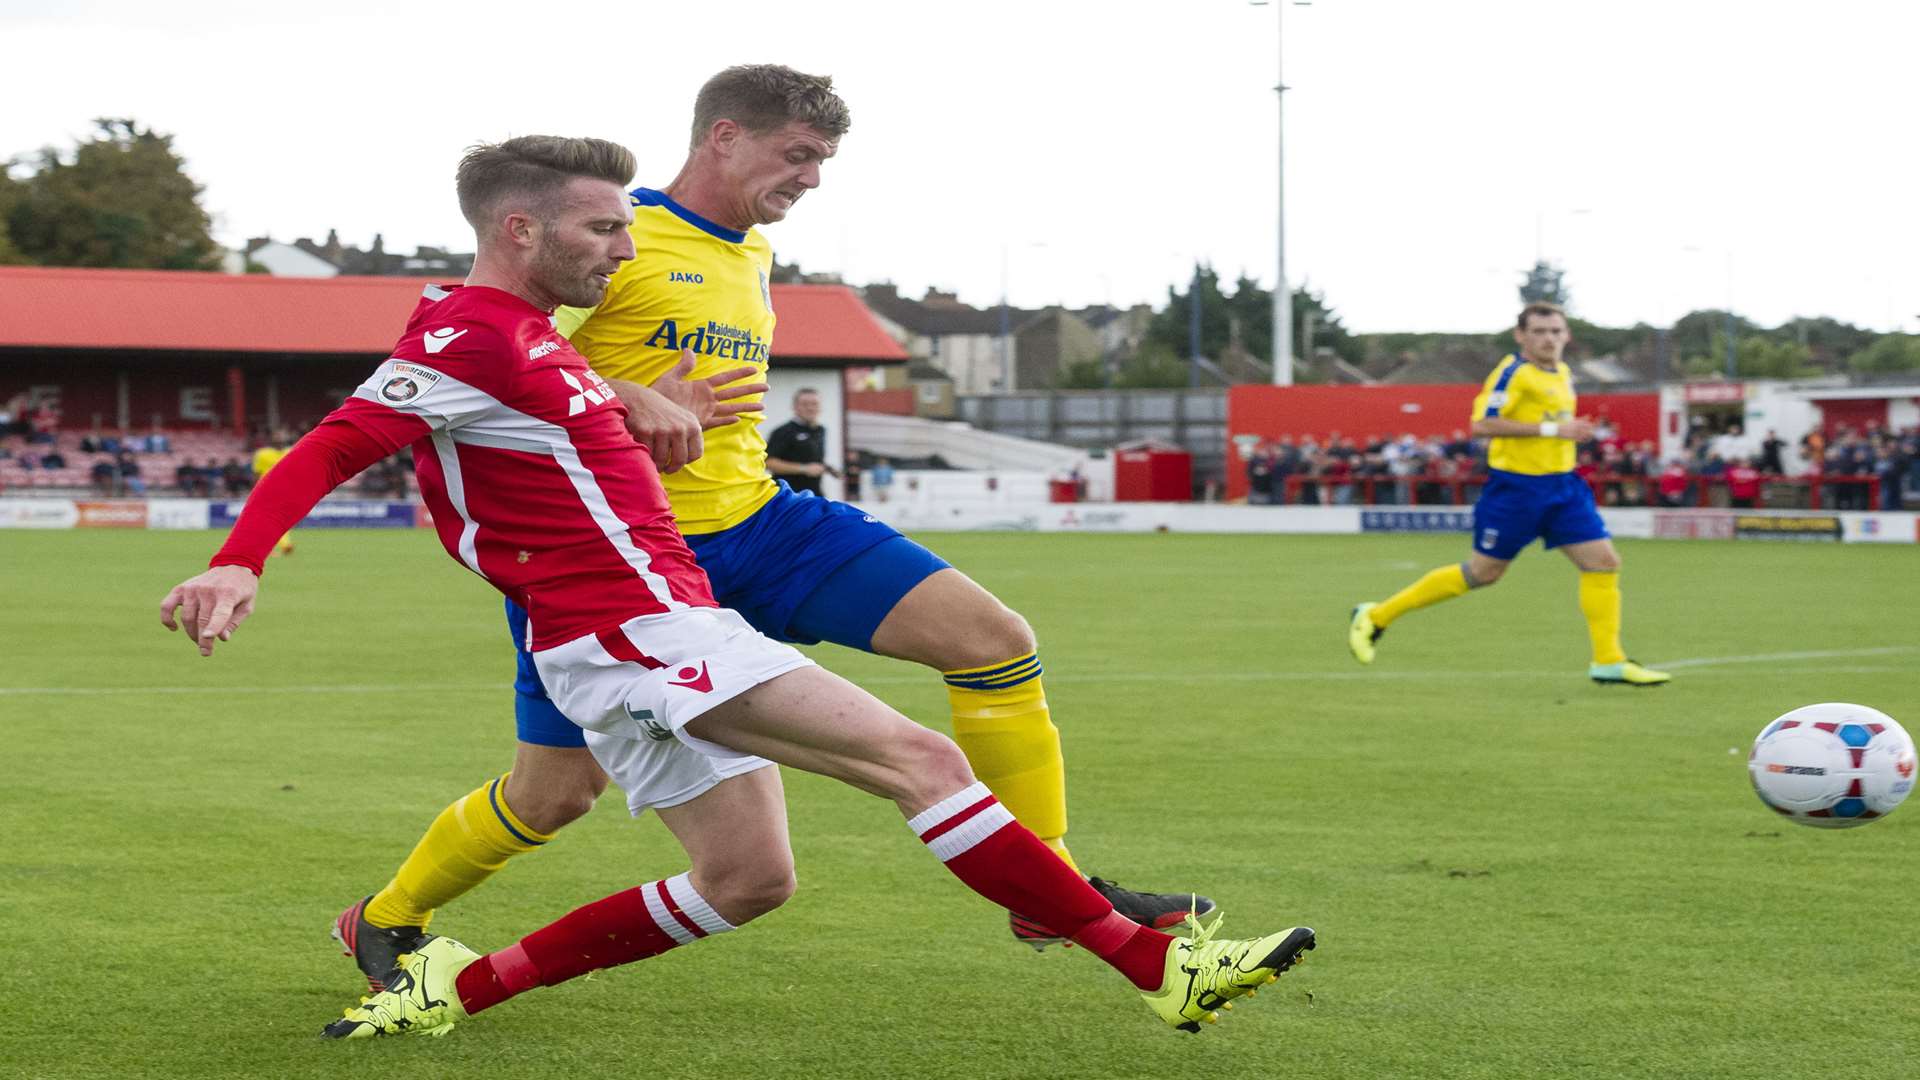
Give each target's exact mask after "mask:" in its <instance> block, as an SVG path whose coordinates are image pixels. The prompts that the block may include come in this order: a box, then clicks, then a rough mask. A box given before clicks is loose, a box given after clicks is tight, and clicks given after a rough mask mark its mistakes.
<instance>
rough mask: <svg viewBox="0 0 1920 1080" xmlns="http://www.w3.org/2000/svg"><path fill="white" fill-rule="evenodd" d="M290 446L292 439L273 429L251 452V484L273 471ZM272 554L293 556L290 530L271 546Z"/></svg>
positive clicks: (284, 433) (291, 532)
mask: <svg viewBox="0 0 1920 1080" xmlns="http://www.w3.org/2000/svg"><path fill="white" fill-rule="evenodd" d="M292 445H293V439H292V437H291V436H289V435H288V434H287V433H286V432H284V431H281V430H279V429H275V430H274V431H273V432H272V433H271V434H270V435H269V436H268V437H267V441H266V442H264V443H261V444H260V448H259V449H258V450H255V451H254V452H253V482H254V483H256V484H258V483H259V482H260V480H261V478H262V477H264V476H266V475H267V473H269V472H271V471H272V470H273V467H274V466H275V465H278V464H280V459H281V458H283V457H286V456H287V448H288V447H290V446H292ZM273 553H274V554H275V555H291V554H293V531H292V530H291V529H289V530H288V531H287V534H286V535H285V536H282V537H281V538H280V539H279V541H278V542H277V543H275V544H274V545H273Z"/></svg>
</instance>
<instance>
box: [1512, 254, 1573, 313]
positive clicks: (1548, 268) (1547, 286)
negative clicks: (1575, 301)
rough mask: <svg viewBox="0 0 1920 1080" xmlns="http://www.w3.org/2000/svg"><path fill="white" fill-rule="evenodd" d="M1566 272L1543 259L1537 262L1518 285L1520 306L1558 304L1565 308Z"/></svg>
mask: <svg viewBox="0 0 1920 1080" xmlns="http://www.w3.org/2000/svg"><path fill="white" fill-rule="evenodd" d="M1566 276H1567V272H1566V271H1565V270H1562V269H1561V268H1559V267H1557V266H1555V265H1553V264H1552V263H1550V262H1548V261H1547V260H1545V259H1540V260H1537V261H1536V262H1535V263H1534V264H1533V269H1531V270H1529V271H1527V279H1526V280H1525V281H1522V282H1521V283H1520V303H1521V304H1523V305H1524V304H1542V303H1545V304H1559V305H1560V306H1561V307H1566V306H1567V286H1566V284H1565V282H1564V281H1563V280H1562V279H1563V278H1565V277H1566Z"/></svg>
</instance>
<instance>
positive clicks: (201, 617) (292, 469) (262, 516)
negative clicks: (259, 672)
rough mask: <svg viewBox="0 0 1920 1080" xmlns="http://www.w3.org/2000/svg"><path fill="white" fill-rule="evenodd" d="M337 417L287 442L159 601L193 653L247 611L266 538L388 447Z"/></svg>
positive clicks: (282, 531)
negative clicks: (202, 558) (230, 522)
mask: <svg viewBox="0 0 1920 1080" xmlns="http://www.w3.org/2000/svg"><path fill="white" fill-rule="evenodd" d="M337 415H338V414H337V413H336V414H335V416H329V417H328V418H327V419H326V420H325V421H323V422H322V423H321V424H320V426H319V427H316V428H314V429H313V430H312V431H311V432H309V433H308V434H307V436H306V437H305V438H303V439H301V440H300V441H299V442H298V443H296V444H294V447H293V449H292V450H290V451H288V453H287V456H286V457H284V458H282V459H281V460H280V463H279V464H278V465H275V466H274V467H273V469H272V471H270V472H268V473H267V475H266V476H265V477H263V478H261V480H260V485H259V486H258V487H256V488H254V489H253V494H252V495H250V496H248V498H247V508H246V510H245V511H244V512H242V513H241V515H240V520H239V521H238V522H235V523H234V526H233V531H232V532H230V533H228V534H227V542H226V543H225V544H222V545H221V547H220V550H219V551H218V552H217V553H215V555H214V556H213V559H212V562H211V568H210V569H209V570H207V571H206V572H205V573H203V574H199V575H196V576H195V577H191V578H188V579H187V580H186V581H183V582H181V583H180V584H178V585H175V586H174V587H173V588H172V589H171V590H169V591H168V592H167V595H166V599H164V600H162V601H161V602H160V624H161V625H162V626H165V627H166V628H167V629H168V630H177V629H184V630H186V632H187V638H188V640H189V641H191V642H192V643H193V644H194V646H195V647H197V648H198V649H199V650H200V655H201V656H212V655H213V646H214V642H216V641H226V640H228V639H230V638H231V637H232V636H233V632H234V630H236V629H238V628H239V626H240V624H241V623H242V622H245V621H246V619H247V616H249V615H251V614H253V602H254V598H255V595H256V594H257V592H258V590H259V587H260V580H259V579H260V573H261V570H262V569H263V568H264V567H265V565H266V561H267V552H268V551H269V550H271V549H272V548H273V545H274V543H275V542H276V541H278V540H279V539H280V537H282V536H285V535H286V533H287V530H289V529H291V528H293V527H294V526H295V525H296V524H299V522H300V519H301V518H303V517H306V516H307V511H309V510H312V509H313V507H314V504H315V503H317V502H319V501H320V500H321V499H322V498H324V497H325V496H326V494H327V493H328V492H330V491H332V490H333V489H334V488H337V487H339V486H340V485H341V484H344V483H346V482H347V481H348V480H350V479H352V478H353V477H354V476H355V475H356V474H358V473H359V472H360V470H362V469H365V468H366V467H367V466H369V465H371V464H373V463H374V462H376V461H379V460H380V459H381V458H383V457H386V456H387V454H388V453H389V452H390V451H391V447H389V446H388V445H386V444H385V443H383V442H381V441H380V440H379V439H376V438H375V437H374V436H373V435H372V434H371V433H369V432H367V431H364V430H362V429H361V428H360V427H358V426H356V425H355V424H353V423H352V422H350V421H347V420H342V419H337V418H336V417H337ZM415 422H417V421H415ZM176 613H177V614H178V616H179V618H178V621H176V619H175V616H176Z"/></svg>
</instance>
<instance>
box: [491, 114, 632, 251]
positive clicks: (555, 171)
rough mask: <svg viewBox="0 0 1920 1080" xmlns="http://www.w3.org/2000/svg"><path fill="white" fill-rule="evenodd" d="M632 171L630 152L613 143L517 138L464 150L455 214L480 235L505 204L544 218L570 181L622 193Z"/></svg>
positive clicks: (554, 136) (546, 137) (552, 138)
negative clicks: (582, 179) (592, 182)
mask: <svg viewBox="0 0 1920 1080" xmlns="http://www.w3.org/2000/svg"><path fill="white" fill-rule="evenodd" d="M638 170H639V166H638V165H637V164H636V163H635V162H634V158H633V151H631V150H628V149H627V148H626V147H624V146H621V145H620V144H619V143H615V142H608V141H607V140H605V139H570V138H567V137H565V136H562V135H520V136H516V137H514V138H511V139H508V140H506V141H505V142H497V143H479V144H477V145H474V146H470V147H468V148H467V153H466V156H465V157H463V158H461V159H460V168H459V169H458V170H456V171H455V173H454V190H455V191H457V192H458V193H459V196H460V213H461V214H462V215H463V216H465V217H466V219H467V221H468V223H470V224H471V225H472V226H473V227H474V228H475V229H480V228H483V227H484V224H485V222H486V221H487V219H489V218H491V217H493V216H494V215H495V214H496V213H497V212H498V211H499V209H500V204H501V203H502V202H503V201H505V200H508V199H525V200H526V205H527V208H528V209H529V210H530V211H532V212H533V214H534V215H535V216H536V217H541V218H546V217H548V216H550V215H551V213H552V211H553V209H554V204H555V200H556V199H557V198H558V197H559V194H560V190H561V189H562V188H564V187H566V186H567V182H568V181H569V180H572V179H573V178H574V177H576V176H587V177H592V178H593V179H596V180H605V181H608V182H609V183H613V184H617V185H619V186H620V187H621V188H622V189H623V190H624V189H625V188H626V187H627V185H629V184H631V183H632V182H633V174H634V173H635V172H637V171H638Z"/></svg>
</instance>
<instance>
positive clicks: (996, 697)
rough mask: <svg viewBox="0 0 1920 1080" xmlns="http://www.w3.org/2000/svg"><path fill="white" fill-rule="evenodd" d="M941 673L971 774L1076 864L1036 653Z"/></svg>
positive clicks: (1056, 736) (1063, 773)
mask: <svg viewBox="0 0 1920 1080" xmlns="http://www.w3.org/2000/svg"><path fill="white" fill-rule="evenodd" d="M942 674H943V675H945V676H946V680H947V701H948V703H949V704H950V705H951V706H952V708H953V741H954V742H957V743H959V744H960V749H961V751H962V752H964V753H965V754H966V755H967V761H968V763H969V764H971V765H972V766H973V774H974V776H976V777H978V778H979V779H980V782H981V783H983V784H985V785H987V790H989V791H991V792H993V794H994V797H995V798H997V799H999V800H1000V805H1002V806H1004V807H1006V808H1007V812H1008V813H1010V814H1012V815H1013V816H1014V820H1016V821H1018V822H1020V824H1022V825H1025V826H1026V827H1027V828H1029V829H1031V830H1033V833H1034V835H1035V836H1038V837H1039V838H1040V840H1041V842H1042V843H1044V844H1046V845H1047V846H1048V847H1050V848H1052V849H1053V853H1054V854H1055V855H1058V856H1060V858H1061V859H1063V860H1065V861H1066V864H1067V865H1068V866H1073V867H1074V869H1075V870H1078V869H1079V867H1077V866H1074V862H1073V856H1072V854H1070V853H1069V852H1068V851H1067V842H1066V835H1067V767H1066V762H1065V761H1064V760H1063V759H1062V758H1061V756H1060V729H1059V728H1057V727H1054V726H1053V717H1052V716H1051V715H1049V714H1048V712H1047V695H1046V691H1045V690H1043V689H1042V688H1041V686H1040V658H1039V656H1038V655H1037V654H1035V653H1028V654H1027V655H1025V656H1022V657H1020V658H1018V659H1016V660H1009V661H1006V662H1005V663H1000V664H988V665H987V666H986V667H977V668H965V669H962V670H959V671H947V672H942Z"/></svg>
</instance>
